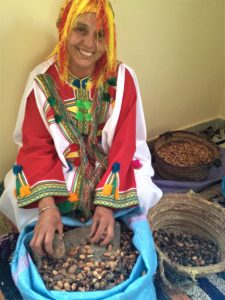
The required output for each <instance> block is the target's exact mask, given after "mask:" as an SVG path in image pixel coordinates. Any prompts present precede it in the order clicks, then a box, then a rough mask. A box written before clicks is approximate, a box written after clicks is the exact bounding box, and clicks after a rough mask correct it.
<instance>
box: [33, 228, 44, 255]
mask: <svg viewBox="0 0 225 300" xmlns="http://www.w3.org/2000/svg"><path fill="white" fill-rule="evenodd" d="M43 241H44V234H41V233H40V234H34V236H33V238H32V240H31V242H30V247H31V249H32V250H33V251H34V252H36V253H38V254H39V255H42V256H43V255H45V251H44V249H43Z"/></svg>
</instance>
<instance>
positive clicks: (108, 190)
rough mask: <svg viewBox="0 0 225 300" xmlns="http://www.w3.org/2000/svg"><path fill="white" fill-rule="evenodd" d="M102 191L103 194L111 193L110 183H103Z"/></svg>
mask: <svg viewBox="0 0 225 300" xmlns="http://www.w3.org/2000/svg"><path fill="white" fill-rule="evenodd" d="M102 193H103V195H104V196H109V195H112V185H111V184H105V185H104V188H103V192H102Z"/></svg>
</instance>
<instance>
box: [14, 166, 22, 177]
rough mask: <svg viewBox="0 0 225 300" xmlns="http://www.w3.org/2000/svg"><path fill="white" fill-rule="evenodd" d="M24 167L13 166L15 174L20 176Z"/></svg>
mask: <svg viewBox="0 0 225 300" xmlns="http://www.w3.org/2000/svg"><path fill="white" fill-rule="evenodd" d="M22 170H23V167H22V166H21V165H14V166H13V174H14V175H18V174H19V173H20V172H22Z"/></svg>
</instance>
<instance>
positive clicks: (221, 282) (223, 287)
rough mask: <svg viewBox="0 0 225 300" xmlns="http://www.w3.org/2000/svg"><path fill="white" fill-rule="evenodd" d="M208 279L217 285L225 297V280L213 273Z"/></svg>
mask: <svg viewBox="0 0 225 300" xmlns="http://www.w3.org/2000/svg"><path fill="white" fill-rule="evenodd" d="M208 280H209V282H210V283H211V284H213V285H215V287H216V288H217V289H218V290H219V291H220V292H221V293H223V295H224V299H225V281H224V280H223V279H222V278H220V277H219V276H217V275H215V274H214V275H211V276H209V277H208Z"/></svg>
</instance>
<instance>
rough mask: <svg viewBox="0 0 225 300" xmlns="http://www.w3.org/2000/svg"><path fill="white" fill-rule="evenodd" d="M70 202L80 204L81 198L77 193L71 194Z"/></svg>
mask: <svg viewBox="0 0 225 300" xmlns="http://www.w3.org/2000/svg"><path fill="white" fill-rule="evenodd" d="M68 200H69V201H70V202H78V201H79V196H78V194H77V193H70V194H69V198H68Z"/></svg>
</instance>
